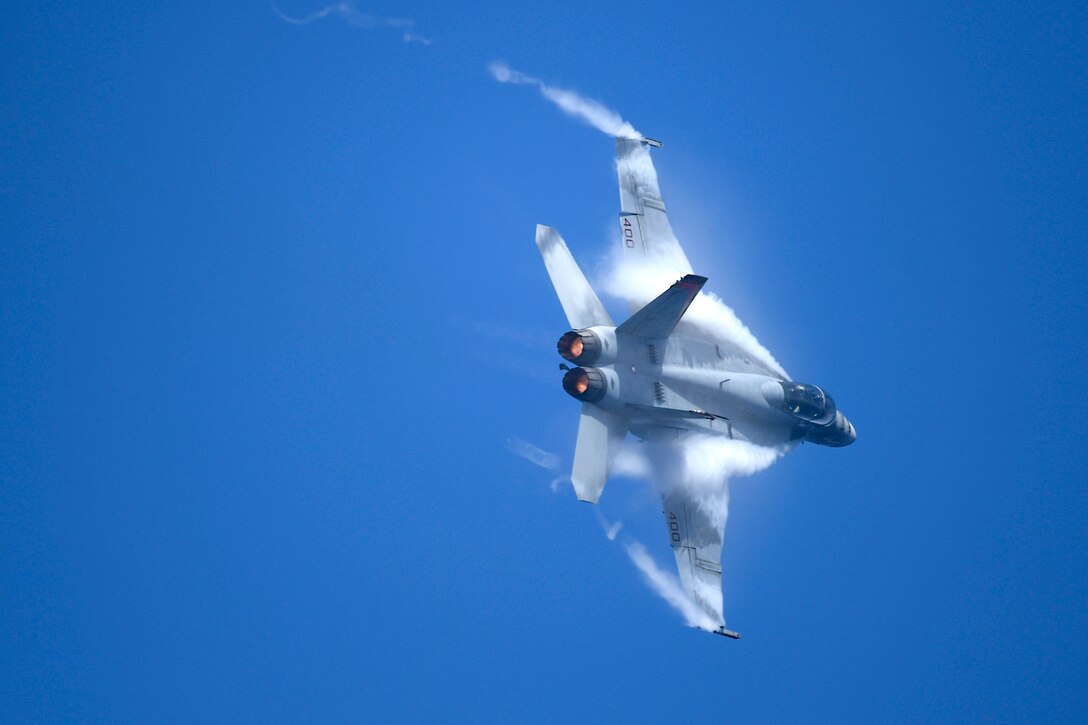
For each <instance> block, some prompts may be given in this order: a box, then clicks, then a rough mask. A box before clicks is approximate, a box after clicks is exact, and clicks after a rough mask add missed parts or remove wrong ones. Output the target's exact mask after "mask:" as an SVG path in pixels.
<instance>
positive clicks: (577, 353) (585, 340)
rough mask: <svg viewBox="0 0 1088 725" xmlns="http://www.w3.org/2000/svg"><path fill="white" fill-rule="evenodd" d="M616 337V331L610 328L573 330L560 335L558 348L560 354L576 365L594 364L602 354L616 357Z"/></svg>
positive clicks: (599, 359)
mask: <svg viewBox="0 0 1088 725" xmlns="http://www.w3.org/2000/svg"><path fill="white" fill-rule="evenodd" d="M615 337H616V333H615V332H613V331H611V330H610V329H603V328H593V329H589V330H571V331H570V332H568V333H566V334H565V335H564V336H561V337H559V342H557V343H556V348H557V349H558V351H559V355H561V356H562V357H564V358H565V359H568V360H570V361H571V362H573V364H574V365H594V364H596V362H598V361H601V358H602V356H604V357H607V358H611V357H615V349H616V344H615ZM605 353H608V354H607V355H605Z"/></svg>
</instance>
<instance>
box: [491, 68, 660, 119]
mask: <svg viewBox="0 0 1088 725" xmlns="http://www.w3.org/2000/svg"><path fill="white" fill-rule="evenodd" d="M488 70H489V71H491V75H492V76H494V78H495V80H497V81H498V82H499V83H512V84H514V85H523V86H536V87H537V89H539V91H540V95H542V96H544V97H545V98H547V99H548V100H549V101H551V102H552V103H554V104H555V105H557V106H559V108H560V109H561V110H562V111H563V112H564V113H566V114H568V115H571V116H574V117H575V118H579V119H581V120H583V121H585V122H586V123H588V124H589V125H590V126H593V127H594V128H596V129H597V130H599V131H602V132H604V133H606V134H608V135H609V136H620V137H623V138H642V134H640V133H639V132H638V131H636V130H635V128H634V127H633V126H632V125H631V124H629V123H628V122H627V121H624V120H623V118H622V117H620V115H619V114H618V113H616V112H615V111H613V110H612V109H611V108H608V107H607V106H605V105H604V104H602V103H600V102H599V101H595V100H593V99H592V98H585V97H583V96H581V95H579V94H578V93H577V92H575V91H571V90H568V89H565V88H556V87H554V86H549V85H548V84H546V83H545V82H544V81H542V80H540V79H539V78H534V77H533V76H530V75H526V74H524V73H522V72H520V71H516V70H514V69H513V68H511V67H510V66H508V65H506V64H505V63H503V62H501V61H497V60H496V61H493V62H492V63H491V65H489V66H488Z"/></svg>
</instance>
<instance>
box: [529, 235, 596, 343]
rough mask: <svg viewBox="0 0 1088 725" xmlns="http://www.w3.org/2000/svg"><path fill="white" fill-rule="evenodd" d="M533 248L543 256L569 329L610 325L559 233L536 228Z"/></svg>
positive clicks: (594, 293)
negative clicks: (537, 248)
mask: <svg viewBox="0 0 1088 725" xmlns="http://www.w3.org/2000/svg"><path fill="white" fill-rule="evenodd" d="M536 246H538V247H539V248H540V254H541V256H542V257H544V266H545V267H547V268H548V276H549V277H551V280H552V286H553V287H555V294H556V295H558V296H559V304H561V305H563V312H565V313H566V315H567V321H568V322H570V326H571V328H572V329H575V330H581V329H584V328H586V327H593V326H594V325H608V326H609V327H611V326H612V318H611V317H609V316H608V311H607V310H605V308H604V305H602V304H601V300H600V299H599V298H598V297H597V293H596V292H594V291H593V288H592V287H591V286H590V284H589V281H588V280H586V276H585V275H584V274H582V270H581V268H580V267H579V266H578V263H577V262H575V261H574V257H573V256H571V253H570V250H569V249H568V248H567V243H566V242H564V241H563V237H561V236H559V232H557V231H555V230H554V229H552V228H551V227H546V226H544V225H543V224H537V225H536Z"/></svg>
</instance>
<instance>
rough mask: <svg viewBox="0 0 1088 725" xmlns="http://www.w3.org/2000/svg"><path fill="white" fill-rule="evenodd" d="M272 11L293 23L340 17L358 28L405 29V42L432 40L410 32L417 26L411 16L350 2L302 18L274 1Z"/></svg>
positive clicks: (403, 36) (334, 4)
mask: <svg viewBox="0 0 1088 725" xmlns="http://www.w3.org/2000/svg"><path fill="white" fill-rule="evenodd" d="M272 11H273V12H275V13H276V16H277V17H279V19H280V20H282V21H284V22H286V23H291V24H292V25H309V24H310V23H312V22H315V21H317V20H324V19H325V18H327V17H330V16H332V17H338V18H340V19H341V20H343V21H344V22H345V23H348V24H349V25H354V26H355V27H356V28H365V29H369V28H398V29H402V30H404V34H403V35H402V36H401V39H402V40H403V41H404V42H405V43H421V44H422V45H430V44H431V41H430V39H428V38H425V37H424V36H422V35H419V34H418V33H413V32H410V28H412V27H414V26H415V21H414V20H412V19H411V18H391V17H386V16H384V15H375V14H374V13H366V12H363V11H362V10H359V9H358V8H356V7H355V5H354V4H353V3H350V2H338V3H333V4H331V5H326V6H325V7H323V8H321V9H320V10H316V11H314V12H312V13H310V14H309V15H304V16H302V17H301V18H296V17H292V16H290V15H288V14H287V13H285V12H283V11H282V10H280V7H279V5H278V4H277V3H276V2H274V1H273V3H272Z"/></svg>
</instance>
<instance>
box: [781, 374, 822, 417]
mask: <svg viewBox="0 0 1088 725" xmlns="http://www.w3.org/2000/svg"><path fill="white" fill-rule="evenodd" d="M781 385H782V390H783V392H784V393H785V400H784V401H783V402H782V407H783V408H785V409H786V412H788V413H792V414H793V415H796V416H797V417H798V418H802V419H804V420H807V421H810V422H812V423H816V424H818V425H825V424H827V423H830V422H831V420H832V419H833V418H834V417H835V401H834V400H832V399H831V396H830V395H828V394H827V393H825V392H824V391H823V390H821V389H820V388H818V387H816V386H815V385H808V384H806V383H792V382H791V383H782V384H781Z"/></svg>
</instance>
